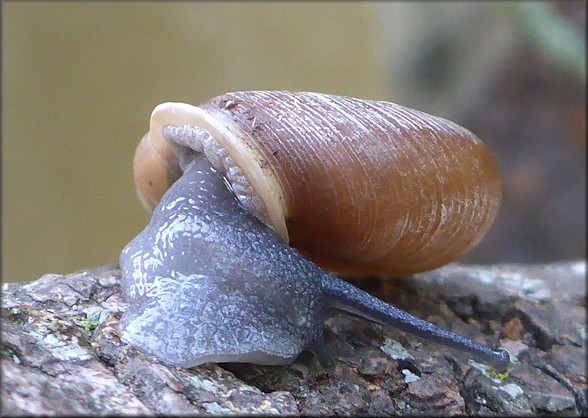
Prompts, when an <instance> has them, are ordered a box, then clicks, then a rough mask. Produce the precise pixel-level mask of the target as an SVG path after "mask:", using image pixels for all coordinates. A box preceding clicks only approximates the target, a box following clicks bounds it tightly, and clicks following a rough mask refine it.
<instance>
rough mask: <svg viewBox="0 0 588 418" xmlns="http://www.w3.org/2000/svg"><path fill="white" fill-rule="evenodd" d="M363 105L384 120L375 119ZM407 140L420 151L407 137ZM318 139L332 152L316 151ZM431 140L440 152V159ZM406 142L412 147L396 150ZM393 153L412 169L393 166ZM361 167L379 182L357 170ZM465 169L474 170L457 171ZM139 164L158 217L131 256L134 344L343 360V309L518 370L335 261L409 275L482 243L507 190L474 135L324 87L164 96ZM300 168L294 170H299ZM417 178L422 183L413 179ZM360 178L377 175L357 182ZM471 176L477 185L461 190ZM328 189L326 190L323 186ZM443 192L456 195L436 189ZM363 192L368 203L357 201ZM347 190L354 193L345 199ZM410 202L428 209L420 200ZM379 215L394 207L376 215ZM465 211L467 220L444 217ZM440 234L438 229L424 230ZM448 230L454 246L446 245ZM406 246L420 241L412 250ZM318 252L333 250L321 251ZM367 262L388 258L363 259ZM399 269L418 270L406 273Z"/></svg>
mask: <svg viewBox="0 0 588 418" xmlns="http://www.w3.org/2000/svg"><path fill="white" fill-rule="evenodd" d="M333 102H336V105H334V104H333ZM325 103H327V104H328V106H327V105H326V104H325ZM323 104H324V106H327V107H328V109H329V112H331V113H333V112H334V113H336V114H335V115H332V114H331V113H329V112H327V110H326V108H323V107H322V106H323ZM356 108H358V109H356ZM304 112H306V113H308V114H310V115H311V116H312V117H311V118H310V119H311V122H312V123H310V124H309V123H306V124H305V123H303V124H302V126H298V125H296V124H295V121H294V120H293V115H295V114H304ZM362 112H363V113H366V112H368V113H369V112H372V113H373V114H374V115H372V116H371V117H368V118H363V119H361V117H360V116H361V114H363V113H362ZM391 113H392V115H391ZM427 118H428V119H427ZM429 119H430V120H429ZM317 121H318V122H317ZM350 121H351V122H353V123H354V126H355V127H354V128H352V127H351V122H350ZM319 122H320V123H319ZM311 125H312V126H314V127H312V126H311ZM368 131H371V132H372V133H373V137H372V138H371V139H370V138H368V135H367V133H368ZM407 132H408V134H407ZM315 134H316V135H315ZM313 135H315V136H313ZM394 135H399V137H398V138H397V137H395V136H394ZM403 135H404V136H403ZM406 135H408V136H409V138H408V139H406V141H407V145H401V144H400V142H399V141H404V140H405V139H402V138H405V137H406ZM312 138H314V139H312ZM366 138H368V139H366ZM374 138H375V139H374ZM399 138H400V139H399ZM312 141H314V142H312ZM309 143H311V144H310V145H309ZM382 144H384V145H382ZM303 145H305V146H306V147H307V151H308V152H305V151H303V150H302V147H303ZM288 147H290V148H288ZM308 147H310V148H308ZM313 147H314V148H316V149H317V150H319V149H320V148H326V149H327V152H326V154H324V153H323V156H322V157H317V156H316V155H315V154H314V153H313V151H312V149H313ZM400 148H404V149H403V150H400ZM431 148H433V149H436V150H437V152H441V156H440V157H439V156H437V157H435V158H436V159H435V158H433V157H431V156H429V157H427V155H428V154H427V153H428V152H430V149H431ZM288 149H289V150H288ZM353 149H355V150H356V152H355V153H354V154H353V153H352V152H351V151H352V150H353ZM439 150H440V151H439ZM203 152H204V154H206V157H207V158H205V157H204V156H203V154H202V153H203ZM337 152H339V154H337ZM393 152H396V153H400V154H402V155H401V156H396V157H391V156H390V155H388V154H389V153H393ZM382 153H383V154H382ZM419 153H421V154H424V155H425V157H423V156H422V155H421V157H420V158H418V159H417V163H414V162H413V165H414V164H416V165H417V167H416V168H415V167H412V168H411V167H409V163H408V161H407V160H408V159H410V158H413V157H414V155H415V154H419ZM468 153H469V154H468ZM351 154H353V155H351ZM468 155H469V156H468ZM287 158H290V159H291V161H290V162H286V160H287ZM346 159H350V160H351V162H345V160H346ZM391 161H392V162H394V163H395V164H396V165H397V166H398V168H394V169H391V168H390V167H387V168H386V167H385V165H386V164H388V163H390V162H391ZM280 164H284V168H283V169H279V168H277V167H279V166H280ZM336 164H340V165H342V167H343V168H336V167H335V166H336ZM213 166H214V167H213ZM145 167H147V168H145ZM356 169H359V172H360V173H361V172H365V173H364V174H365V176H363V177H362V176H361V175H359V174H355V175H350V174H349V173H348V171H349V170H351V171H353V170H356ZM460 169H465V174H456V173H455V172H458V171H459V170H460ZM370 170H372V171H373V173H372V174H371V175H373V177H370V176H371V175H368V174H369V171H370ZM374 170H375V171H374ZM395 170H397V171H395ZM435 170H437V174H435V176H434V178H430V176H432V174H431V173H432V172H434V171H435ZM134 171H135V182H136V185H137V187H138V193H139V196H140V198H141V200H142V202H143V203H144V204H145V205H146V206H147V207H149V208H154V210H153V215H152V218H151V221H150V223H149V225H148V226H147V227H146V228H145V230H144V231H143V232H141V233H140V234H139V235H138V236H137V237H136V238H135V239H133V240H132V241H131V242H130V243H129V244H128V245H127V246H126V247H125V249H124V250H123V252H122V254H121V258H120V264H121V269H122V282H121V287H122V289H123V294H124V296H125V298H126V299H127V300H128V301H129V302H131V303H130V308H129V310H128V311H127V312H125V313H124V315H123V317H122V319H121V324H120V327H121V331H122V336H123V338H124V339H125V340H127V341H128V342H130V343H131V344H132V345H134V346H135V347H137V348H139V349H140V350H142V351H145V352H147V353H149V354H152V355H154V356H155V357H157V358H158V359H160V360H161V361H163V362H165V363H168V364H172V365H178V366H183V367H192V366H195V365H198V364H202V363H206V362H251V363H258V364H286V363H290V362H292V361H293V360H294V359H295V358H296V357H297V356H298V354H299V353H300V352H301V351H304V350H310V351H312V352H313V353H314V354H315V355H317V357H318V358H319V360H320V361H321V363H322V364H324V365H326V366H328V365H330V364H332V360H331V358H330V356H329V354H328V353H327V351H326V350H325V348H324V346H323V342H322V331H323V322H324V319H325V318H326V316H327V315H329V314H330V313H332V311H334V310H341V311H345V312H349V313H352V314H355V315H359V316H362V317H364V318H367V319H369V320H371V321H374V322H378V323H382V324H388V325H391V326H394V327H397V328H399V329H401V330H403V331H406V332H410V333H413V334H415V335H418V336H421V337H424V338H427V339H430V340H433V341H436V342H440V343H442V344H445V345H447V346H450V347H453V348H456V349H459V350H463V351H466V352H469V353H471V354H474V355H476V356H477V357H479V358H480V359H482V360H484V361H486V362H488V363H490V364H491V365H493V366H494V367H496V368H498V369H505V368H506V366H507V365H508V362H509V357H508V354H507V353H506V352H505V351H502V350H496V351H495V350H492V349H490V348H488V347H485V346H482V345H479V344H477V343H474V342H472V341H470V340H468V339H465V338H463V337H460V336H458V335H455V334H453V333H450V332H447V331H444V330H442V329H439V328H437V327H435V326H434V325H432V324H429V323H427V322H425V321H423V320H420V319H418V318H416V317H414V316H411V315H409V314H407V313H405V312H403V311H400V310H398V309H396V308H394V307H393V306H391V305H389V304H386V303H385V302H383V301H380V300H379V299H377V298H374V297H373V296H370V295H369V294H367V293H365V292H363V291H361V290H359V289H357V288H355V287H353V286H352V285H350V284H349V283H347V282H344V281H342V280H340V279H338V278H336V277H335V276H332V275H331V274H329V273H327V272H325V271H324V270H323V269H322V268H321V267H323V268H328V269H333V270H337V271H345V272H358V271H362V272H364V273H385V274H408V273H409V272H413V271H422V270H426V269H430V268H434V267H435V266H437V265H438V264H439V263H445V262H447V260H448V258H449V260H451V259H454V258H455V257H457V256H458V255H461V254H462V253H463V252H465V251H467V249H469V248H471V247H472V246H473V245H475V243H477V241H479V240H480V239H481V236H482V235H483V234H484V233H485V231H486V230H487V229H488V228H489V226H490V224H491V222H492V220H493V218H494V215H495V213H496V210H497V207H498V202H499V196H500V186H499V181H498V174H497V170H496V166H495V165H494V163H493V160H492V158H491V157H490V155H489V153H488V151H487V150H486V149H485V147H484V146H483V145H482V144H481V142H480V141H479V140H478V139H477V138H476V137H475V136H473V135H472V134H471V133H469V132H468V131H466V130H465V129H463V128H461V127H458V126H457V125H455V124H452V123H451V122H448V121H444V120H443V119H438V118H433V117H430V116H428V115H425V114H423V113H420V112H417V111H412V110H409V109H405V108H401V107H399V106H397V105H393V104H391V103H386V102H369V101H362V100H358V99H351V98H340V97H335V96H327V95H320V94H315V93H287V92H243V93H230V94H227V95H224V96H221V97H219V98H216V99H212V100H211V101H209V102H207V103H206V104H204V105H202V106H201V107H200V108H196V107H194V106H190V105H184V104H165V105H160V106H158V108H156V109H155V111H154V113H153V115H152V119H151V129H150V132H149V134H148V135H146V137H145V138H144V139H143V141H142V142H141V145H140V146H139V148H138V150H137V153H136V156H135V167H134ZM219 171H220V172H219ZM288 172H289V173H290V174H291V175H293V177H294V180H286V179H284V176H286V175H287V173H288ZM439 172H440V174H439ZM223 173H224V175H223ZM292 173H294V174H292ZM407 176H413V177H415V179H413V183H414V184H412V185H411V187H409V183H410V179H406V178H405V177H407ZM353 177H359V178H360V180H361V181H363V182H364V184H360V185H357V184H355V183H354V184H351V183H350V182H351V180H353ZM460 177H464V178H465V179H462V180H463V181H462V183H465V184H456V183H457V181H458V180H459V179H458V178H460ZM327 180H332V181H333V182H334V183H332V184H331V183H328V182H327ZM382 181H384V183H385V185H381V184H380V183H381V182H382ZM313 183H314V185H315V186H317V189H318V190H319V192H318V194H317V195H316V196H314V195H313V194H312V193H311V192H310V191H309V187H310V186H312V185H313ZM390 184H392V185H390ZM435 187H437V188H441V190H440V191H439V190H437V191H433V192H431V190H432V189H434V188H435ZM168 188H169V189H168ZM350 192H354V193H356V194H357V196H358V197H356V198H345V197H342V195H343V194H345V193H350ZM385 193H391V196H386V197H384V196H382V194H385ZM444 193H446V194H447V195H448V196H444V195H443V194H444ZM407 195H408V197H407ZM297 196H300V197H297ZM338 197H341V199H342V200H341V203H335V202H337V201H333V202H331V201H330V199H331V198H338ZM405 198H408V199H409V200H410V201H411V202H409V203H411V204H416V205H417V208H416V209H414V210H412V209H407V207H408V205H409V203H406V202H402V199H405ZM368 199H371V200H368ZM299 200H300V201H299ZM317 205H318V206H317ZM390 207H392V208H390ZM476 208H477V209H478V213H477V214H476V212H475V210H474V209H476ZM368 209H369V210H372V211H373V210H376V212H377V211H380V212H381V213H383V215H377V216H376V220H375V221H373V220H371V221H368V220H366V216H367V212H369V210H368ZM250 211H251V212H252V213H253V214H254V215H255V216H254V215H253V214H251V213H250ZM342 215H348V217H349V216H350V217H351V220H349V221H345V220H341V216H342ZM460 216H461V217H463V220H465V221H466V222H469V226H468V227H467V228H463V227H458V226H450V227H445V226H444V222H445V221H451V220H454V219H457V218H459V217H460ZM396 217H399V218H398V219H397V218H396ZM419 217H421V218H419ZM260 219H261V220H263V221H264V222H261V221H260ZM390 224H392V225H390ZM268 225H269V226H271V227H268ZM302 225H304V226H305V227H309V226H310V227H311V228H318V231H317V232H318V234H319V235H318V236H320V237H323V236H324V238H325V239H324V241H323V240H318V239H315V240H314V241H320V242H314V241H313V240H309V239H308V238H305V234H306V233H304V232H301V231H300V230H299V228H300V227H301V226H302ZM362 228H367V231H363V230H362ZM427 228H428V229H429V230H430V231H431V232H430V233H429V235H428V236H427V237H426V238H418V237H416V235H417V232H418V231H420V232H421V234H422V233H423V231H425V230H427ZM379 229H382V231H381V232H384V235H385V236H386V237H387V238H386V239H387V240H389V241H390V240H391V241H390V242H389V243H391V244H392V248H393V249H394V250H390V248H388V247H387V248H386V249H381V250H379V251H376V253H375V255H374V254H373V251H372V255H371V256H369V255H368V253H366V252H365V251H367V248H369V247H370V245H372V244H374V242H375V243H376V244H377V245H382V242H381V241H378V239H377V238H373V239H371V238H369V234H374V233H375V232H378V231H379ZM339 230H340V231H339ZM341 233H343V234H345V233H349V234H350V235H351V236H352V237H353V238H359V240H360V242H359V244H353V245H355V246H354V247H353V250H352V251H345V250H337V251H340V252H341V253H340V254H339V255H337V254H336V253H335V254H334V255H329V254H327V253H325V252H324V249H325V248H327V247H328V246H329V245H331V244H337V245H339V244H340V243H339V242H336V241H337V240H342V241H349V238H345V239H344V238H343V237H342V235H341ZM368 233H369V234H368ZM451 239H454V240H458V241H459V243H458V244H455V242H454V241H451ZM287 240H289V241H290V244H291V245H289V244H288V243H287ZM439 240H448V242H445V245H444V246H443V245H440V244H439V242H438V241H439ZM325 242H326V244H325ZM406 242H411V243H412V245H413V246H416V247H415V249H413V250H412V251H409V250H408V249H405V247H404V246H405V245H406ZM329 243H330V244H329ZM293 247H296V249H295V248H293ZM432 248H433V249H436V251H437V253H435V252H434V251H433V252H431V251H432ZM315 249H317V250H318V255H317V256H312V257H311V258H312V260H313V261H310V260H308V259H307V256H308V254H309V252H311V251H314V250H315ZM391 252H392V253H394V254H395V253H396V252H399V255H397V256H395V257H393V258H394V260H395V261H394V262H390V261H388V260H387V258H389V257H390V256H391V255H390V254H391ZM419 254H420V255H419ZM419 257H420V258H421V260H420V261H419ZM422 258H424V260H422ZM431 260H433V261H431ZM368 261H372V262H373V263H374V264H375V266H376V267H367V268H364V264H366V263H367V262H368ZM315 262H317V264H319V263H320V264H321V267H319V266H318V265H317V264H315ZM396 263H401V264H402V263H405V264H404V266H403V267H394V268H392V269H391V268H390V266H391V265H395V264H396Z"/></svg>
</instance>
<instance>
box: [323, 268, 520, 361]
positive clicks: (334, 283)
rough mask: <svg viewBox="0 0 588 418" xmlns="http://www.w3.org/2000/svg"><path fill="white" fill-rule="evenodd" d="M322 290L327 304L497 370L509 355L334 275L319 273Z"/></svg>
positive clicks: (508, 359) (507, 359)
mask: <svg viewBox="0 0 588 418" xmlns="http://www.w3.org/2000/svg"><path fill="white" fill-rule="evenodd" d="M323 292H324V296H325V301H327V302H328V304H329V307H331V308H334V309H338V310H341V311H344V312H348V313H352V314H355V315H358V316H361V317H363V318H366V319H369V320H371V321H373V322H377V323H380V324H384V325H389V326H392V327H394V328H397V329H399V330H401V331H404V332H407V333H410V334H412V335H416V336H418V337H421V338H424V339H426V340H428V341H433V342H436V343H439V344H443V345H444V346H447V347H451V348H454V349H457V350H460V351H464V352H467V353H469V354H471V355H473V356H475V357H477V358H478V359H480V360H482V361H484V362H487V363H488V364H490V365H491V366H492V367H494V368H495V369H497V370H506V368H507V366H508V364H509V362H510V357H509V354H508V352H507V351H505V350H502V349H500V350H493V349H491V348H490V347H487V346H485V345H482V344H478V343H476V342H475V341H472V340H470V339H468V338H464V337H462V336H460V335H457V334H454V333H453V332H450V331H447V330H444V329H442V328H439V327H437V326H435V325H433V324H431V323H430V322H427V321H424V320H422V319H420V318H417V317H416V316H413V315H411V314H409V313H408V312H405V311H403V310H401V309H398V308H396V307H394V306H392V305H389V304H387V303H385V302H383V301H381V300H380V299H378V298H376V297H374V296H372V295H370V294H369V293H367V292H364V291H363V290H361V289H358V288H357V287H355V286H353V285H351V284H349V283H347V282H345V281H343V280H340V279H337V278H335V277H332V276H329V275H325V276H323Z"/></svg>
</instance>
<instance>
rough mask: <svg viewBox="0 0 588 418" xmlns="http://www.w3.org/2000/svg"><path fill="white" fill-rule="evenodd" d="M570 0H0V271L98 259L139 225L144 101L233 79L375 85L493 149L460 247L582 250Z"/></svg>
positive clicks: (579, 126)
mask: <svg viewBox="0 0 588 418" xmlns="http://www.w3.org/2000/svg"><path fill="white" fill-rule="evenodd" d="M585 7H586V5H585V3H584V2H575V3H565V2H561V3H557V4H554V3H529V2H527V3H461V2H456V3H423V2H418V3H368V2H361V3H352V2H345V3H331V2H318V3H306V2H305V3H290V2H288V3H274V2H260V3H256V2H245V3H234V2H220V3H213V2H179V3H163V2H161V3H152V2H148V3H147V2H146V3H141V2H121V3H118V2H107V3H98V2H3V3H2V280H3V281H27V280H32V279H35V278H37V277H39V276H40V275H42V274H44V273H69V272H72V271H74V270H77V269H81V268H90V267H96V266H100V265H103V264H108V263H115V262H117V260H118V254H119V253H120V250H121V249H122V248H123V246H124V245H125V244H126V243H127V242H128V241H129V240H130V239H131V238H132V237H133V236H134V235H136V234H137V233H138V232H139V231H140V230H141V229H142V228H143V227H144V225H145V224H146V222H147V220H148V216H147V214H146V213H145V212H144V210H143V209H142V207H141V206H140V204H139V203H138V201H137V199H136V196H135V192H134V189H133V185H132V174H131V163H132V158H133V152H134V149H135V146H136V144H137V142H138V140H139V139H140V138H141V136H142V135H143V134H144V133H145V131H146V130H147V127H148V119H149V115H150V113H151V110H152V109H153V108H154V107H155V106H156V105H157V104H159V103H161V102H165V101H185V102H188V103H193V104H198V103H200V102H203V101H206V100H207V99H209V98H211V97H214V96H217V95H219V94H222V93H225V92H228V91H235V90H252V89H280V90H282V89H285V90H307V91H320V92H326V93H331V94H338V95H349V96H355V97H361V98H368V99H385V100H390V101H394V102H397V103H400V104H404V105H407V106H411V107H416V108H419V109H421V110H424V111H427V112H429V113H433V114H436V115H440V116H444V117H446V118H450V119H453V120H455V121H456V122H458V123H461V124H463V125H464V126H466V127H468V128H469V129H471V130H472V131H473V132H475V133H477V134H478V135H479V136H480V137H482V138H483V139H484V140H485V141H486V142H487V143H488V144H489V146H490V147H491V148H493V149H494V150H495V151H496V154H497V157H498V160H499V164H500V166H501V169H502V171H503V174H504V175H505V179H504V181H505V195H504V204H503V209H502V211H501V213H500V217H499V219H498V221H497V222H496V225H495V228H493V230H492V231H491V233H490V234H489V235H488V238H487V239H486V240H484V242H483V243H482V244H481V245H480V246H479V247H478V248H476V249H475V250H474V251H473V252H472V253H471V254H470V255H468V256H467V258H466V261H469V262H496V261H521V262H535V261H549V260H560V259H570V258H578V257H584V254H585V251H586V237H585V210H586V192H585V186H586V172H585V171H586V161H585V146H586V123H585V112H586V104H585V103H586V102H585V100H586V97H585V88H586V82H585V76H586V65H585V45H584V34H585V30H586V20H585V13H586V10H585Z"/></svg>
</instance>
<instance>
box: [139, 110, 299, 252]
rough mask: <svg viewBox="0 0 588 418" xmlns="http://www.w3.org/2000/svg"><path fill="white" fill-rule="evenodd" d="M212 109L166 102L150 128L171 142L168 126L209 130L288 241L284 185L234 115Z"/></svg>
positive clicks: (155, 114)
mask: <svg viewBox="0 0 588 418" xmlns="http://www.w3.org/2000/svg"><path fill="white" fill-rule="evenodd" d="M220 116H221V115H212V114H210V113H209V112H208V111H206V110H204V109H202V108H200V107H197V106H193V105H190V104H187V103H181V102H166V103H162V104H160V105H157V106H156V107H155V109H153V112H152V113H151V119H150V123H149V132H150V134H151V135H155V136H157V137H158V138H154V139H155V140H157V141H159V140H160V141H162V143H163V142H169V140H168V139H167V138H165V137H164V135H163V129H164V128H165V127H166V126H169V125H172V126H183V125H189V126H194V127H197V128H200V129H203V130H205V131H207V132H208V133H209V134H210V135H211V136H212V137H213V138H214V139H215V140H216V141H217V142H218V143H219V144H220V146H221V147H223V148H224V149H225V150H226V151H227V153H228V154H229V155H230V156H231V157H232V158H233V159H234V160H235V162H236V163H237V164H238V165H239V167H240V168H241V170H242V172H243V174H244V175H245V176H246V178H247V180H248V181H249V183H250V184H251V187H252V188H253V190H255V192H256V193H257V195H258V196H259V197H260V198H261V200H262V202H263V204H264V205H265V210H266V213H267V219H269V222H270V224H271V226H272V227H273V228H274V229H275V230H276V232H277V233H278V234H279V235H280V236H281V237H282V239H283V240H284V241H286V242H289V236H288V229H287V227H286V221H285V220H286V215H287V213H286V208H285V207H284V206H283V204H284V202H285V199H284V196H283V192H282V188H281V187H280V185H279V182H278V180H277V178H276V176H275V175H274V173H273V172H272V171H271V170H270V169H269V168H262V167H261V165H260V164H259V163H258V162H259V161H260V160H261V158H259V156H258V154H257V153H256V152H255V151H254V150H253V149H251V148H250V147H248V146H247V145H246V143H245V141H243V140H242V139H241V138H240V137H239V136H240V135H244V134H243V133H242V132H241V131H240V129H239V128H238V126H237V125H236V124H235V123H234V122H233V121H232V120H231V119H230V118H224V119H223V118H221V117H220Z"/></svg>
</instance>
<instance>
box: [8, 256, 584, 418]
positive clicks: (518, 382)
mask: <svg viewBox="0 0 588 418" xmlns="http://www.w3.org/2000/svg"><path fill="white" fill-rule="evenodd" d="M585 274H586V262H585V261H577V262H564V263H553V264H545V265H494V266H466V265H458V264H452V265H448V266H445V267H443V268H441V269H438V270H435V271H432V272H429V273H424V274H419V275H416V276H415V277H413V278H411V279H404V280H392V279H390V280H363V281H356V282H355V284H356V285H358V286H361V287H363V288H365V289H366V290H368V291H370V292H371V293H373V294H375V295H376V296H378V297H380V298H382V299H384V300H386V301H388V302H390V303H392V304H394V305H396V306H398V307H400V308H402V309H405V310H407V311H409V312H411V313H413V314H414V315H417V316H419V317H421V318H424V319H427V320H428V321H430V322H433V323H435V324H437V325H439V326H441V327H443V328H446V329H450V330H452V331H454V332H456V333H458V334H460V335H463V336H466V337H469V338H473V339H475V340H476V341H478V342H481V343H485V344H489V345H494V346H498V345H500V346H502V347H503V348H505V349H507V350H508V351H509V352H510V354H511V357H512V361H511V364H510V367H509V370H508V372H507V373H506V374H502V375H501V374H498V373H496V371H494V370H492V369H491V368H487V367H485V366H484V365H483V364H479V363H476V362H474V361H472V360H471V359H468V357H467V356H466V355H464V354H462V353H458V352H455V351H453V350H449V349H446V348H444V347H442V346H439V345H436V344H434V343H429V342H426V341H422V340H419V339H418V338H416V337H413V336H411V335H407V334H404V333H402V332H400V331H397V330H394V329H392V328H389V327H383V326H379V325H375V324H372V323H369V322H366V321H364V320H361V319H358V318H354V317H347V316H343V315H340V316H336V317H333V318H331V319H329V320H328V321H327V323H326V327H325V331H326V340H327V342H326V344H327V349H328V350H329V351H331V353H333V355H334V357H335V359H336V365H335V367H334V368H333V369H331V370H324V369H323V368H322V367H321V366H320V364H319V363H318V361H317V360H316V359H315V358H314V357H313V356H312V355H310V354H309V353H303V354H302V355H301V356H300V357H299V358H298V359H297V360H296V362H294V363H293V364H291V365H288V366H258V365H251V364H223V365H216V364H206V365H202V366H199V367H194V368H192V369H181V368H176V367H168V366H165V365H163V364H161V363H159V362H158V361H156V360H155V359H154V358H152V357H150V356H147V355H144V354H142V353H140V352H138V351H137V350H135V349H134V348H132V347H130V346H129V345H127V344H126V343H125V342H124V341H122V340H121V338H120V335H119V333H118V329H117V324H118V321H119V319H120V316H121V314H122V313H123V312H124V311H125V309H126V306H127V305H126V303H125V302H124V301H123V299H122V297H121V295H120V292H119V290H120V289H119V279H120V272H119V270H118V268H117V267H116V266H106V267H103V268H100V269H96V270H91V271H79V272H76V273H73V274H70V275H57V274H47V275H45V276H43V277H41V278H40V279H39V280H37V281H34V282H31V283H27V284H5V285H3V288H2V350H1V353H2V414H3V415H25V414H26V415H28V414H35V415H41V414H43V415H54V414H59V415H70V414H101V415H104V414H125V415H127V414H133V415H135V414H166V415H167V414H182V415H183V414H198V415H208V414H212V415H219V414H263V415H266V414H280V415H300V414H304V415H333V414H339V415H385V416H390V415H399V414H402V415H423V414H439V415H454V414H469V415H477V414H504V415H512V414H531V415H543V414H558V415H562V414H563V415H584V416H586V415H587V414H588V409H587V405H586V399H587V396H586V388H587V383H586V299H585V297H586V284H585Z"/></svg>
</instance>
